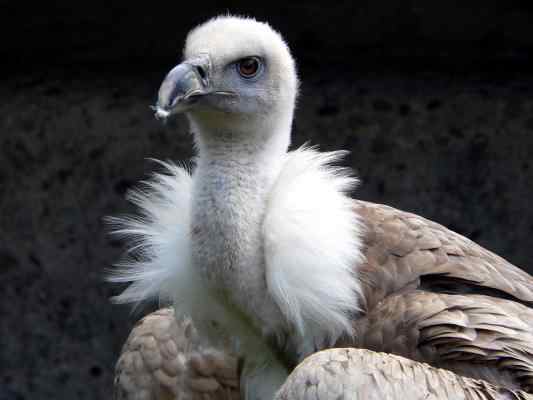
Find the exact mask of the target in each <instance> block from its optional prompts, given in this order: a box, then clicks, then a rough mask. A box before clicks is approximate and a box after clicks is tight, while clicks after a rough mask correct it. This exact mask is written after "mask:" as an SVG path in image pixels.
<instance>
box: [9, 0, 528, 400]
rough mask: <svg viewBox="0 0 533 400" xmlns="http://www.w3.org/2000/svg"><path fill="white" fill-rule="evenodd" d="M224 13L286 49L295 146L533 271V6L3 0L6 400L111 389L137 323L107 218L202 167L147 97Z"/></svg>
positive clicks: (92, 395)
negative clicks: (290, 56) (188, 168)
mask: <svg viewBox="0 0 533 400" xmlns="http://www.w3.org/2000/svg"><path fill="white" fill-rule="evenodd" d="M4 3H6V4H4ZM286 3H287V2H286ZM228 11H230V12H233V13H242V14H248V15H252V16H256V17H257V18H258V19H262V20H268V21H270V22H271V24H272V25H273V26H274V27H275V28H276V29H278V30H280V31H281V32H282V33H283V35H284V36H285V37H286V39H287V40H288V41H289V43H290V45H291V47H292V49H293V52H294V55H295V57H296V58H297V61H298V64H299V70H300V74H301V79H302V81H303V87H302V96H301V100H300V103H299V107H298V112H297V121H296V123H295V126H294V131H295V134H294V144H295V145H298V144H301V143H303V142H304V141H305V140H310V141H311V142H312V143H314V144H320V146H321V147H322V148H323V149H339V148H344V149H348V150H350V151H351V155H350V156H349V158H348V160H347V164H348V165H351V166H353V167H354V168H355V169H356V171H357V173H358V175H359V176H360V177H361V179H362V182H363V184H362V186H361V187H360V189H359V191H358V192H357V196H358V197H360V198H362V199H367V200H372V201H375V202H382V203H387V204H391V205H393V206H396V207H400V208H403V209H406V210H409V211H413V212H416V213H420V214H422V215H423V216H426V217H428V218H431V219H434V220H436V221H438V222H440V223H443V224H445V225H447V226H449V227H450V228H452V229H454V230H456V231H458V232H460V233H462V234H464V235H466V236H468V237H470V238H471V239H473V240H475V241H477V242H479V243H480V244H482V245H483V246H486V247H488V248H490V249H492V250H494V251H495V252H497V253H498V254H500V255H502V256H504V257H505V258H507V259H509V260H510V261H511V262H513V263H516V264H518V265H520V266H523V267H524V268H526V269H528V268H529V270H530V271H532V270H533V266H532V265H531V263H530V261H529V260H530V258H531V257H532V256H533V249H532V247H531V244H532V243H531V240H532V239H531V237H532V236H533V211H532V207H530V199H531V198H532V196H533V163H532V161H531V155H532V154H533V69H532V67H533V7H532V5H531V1H511V0H506V1H498V2H487V1H486V0H485V1H481V0H479V1H478V0H475V1H474V0H472V1H459V0H453V1H452V0H442V1H431V0H402V1H400V0H397V1H393V0H360V1H355V2H352V1H350V2H348V1H338V2H327V3H323V4H320V3H319V2H311V1H308V2H293V3H291V4H290V5H289V4H285V5H284V6H283V7H280V6H279V5H274V4H269V3H267V2H256V4H252V2H250V1H248V2H232V3H229V2H228V3H227V4H225V5H224V6H223V7H222V6H219V5H217V3H216V2H213V1H206V0H204V1H201V2H179V1H174V2H172V3H158V2H139V3H135V2H133V1H128V2H125V1H114V2H112V1H109V0H108V1H92V2H85V3H81V2H80V3H77V2H74V1H70V2H66V1H64V2H40V4H39V5H30V4H28V3H26V2H21V1H18V2H0V60H1V66H0V70H1V78H0V82H1V85H0V110H1V112H0V283H1V294H2V300H1V301H0V341H1V342H2V345H1V346H0V399H1V400H4V399H71V398H76V399H97V398H98V399H100V398H101V399H104V398H109V396H110V393H111V388H112V375H113V365H114V362H115V360H116V357H117V355H118V353H119V351H120V346H121V344H122V343H123V341H124V340H125V338H126V335H127V333H128V331H129V329H130V328H131V324H132V322H133V321H134V320H135V319H136V318H137V317H138V315H131V314H130V312H129V309H128V308H127V307H124V306H122V307H119V306H114V305H111V304H110V303H109V301H108V298H109V296H110V295H112V294H113V293H117V291H118V288H117V287H112V286H111V285H109V284H107V283H104V282H103V275H104V269H105V268H107V267H109V266H110V265H111V264H112V263H113V262H115V261H117V259H118V258H119V256H120V254H121V251H122V245H121V243H118V242H115V241H113V240H111V238H109V237H108V236H106V234H105V232H106V228H105V226H104V224H103V222H102V217H103V216H105V215H110V214H113V215H116V214H118V213H123V212H127V211H130V207H129V206H128V204H127V203H126V202H125V200H124V193H125V191H126V190H127V189H128V188H129V187H131V185H132V184H134V183H135V182H137V181H138V180H140V179H142V178H143V177H146V174H147V173H149V171H151V170H153V169H154V168H156V166H155V165H154V164H153V163H150V162H149V161H147V160H146V158H148V157H154V158H159V159H174V160H182V159H186V158H188V157H190V156H191V144H190V137H189V135H187V127H186V125H185V124H184V122H183V121H182V120H178V121H175V122H174V123H171V124H169V125H168V126H162V125H161V124H159V123H158V122H156V121H155V120H154V118H153V117H152V114H151V111H150V110H149V108H148V106H149V105H150V104H152V103H153V102H154V99H155V94H156V91H157V89H158V86H159V83H160V81H161V79H162V77H163V76H164V74H165V72H166V71H167V70H169V69H170V68H171V67H172V66H173V65H174V64H175V63H176V62H177V61H178V60H179V58H180V50H181V48H182V45H183V40H184V36H185V34H186V32H187V31H188V30H189V29H190V28H191V27H193V26H194V25H196V24H197V23H199V22H202V21H204V20H205V19H207V18H209V17H211V16H214V15H216V14H219V13H226V12H228Z"/></svg>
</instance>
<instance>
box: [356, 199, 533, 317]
mask: <svg viewBox="0 0 533 400" xmlns="http://www.w3.org/2000/svg"><path fill="white" fill-rule="evenodd" d="M355 204H356V206H355V209H356V212H357V213H358V214H359V215H360V216H361V219H362V222H363V224H364V225H365V227H366V234H365V238H364V249H363V251H364V253H365V256H366V259H367V262H366V263H365V264H364V265H363V266H362V267H361V268H360V275H361V281H362V284H363V290H364V292H365V298H366V301H367V303H368V304H367V306H368V307H369V308H372V307H373V305H375V304H376V303H377V302H379V301H380V300H381V299H383V298H384V297H385V296H387V295H389V294H392V293H396V292H398V291H402V290H406V288H409V287H419V286H420V285H421V284H425V285H430V286H432V285H433V286H435V288H438V289H439V290H449V291H456V292H459V291H461V290H467V288H468V289H469V290H471V291H475V290H479V291H485V294H487V293H488V292H489V291H492V294H493V295H494V296H498V297H507V298H509V299H513V300H516V301H520V302H523V303H524V304H526V305H528V306H531V305H533V278H532V277H531V276H530V275H528V274H527V273H526V272H524V271H522V270H521V269H519V268H518V267H516V266H514V265H512V264H510V263H509V262H507V261H506V260H504V259H503V258H501V257H499V256H497V255H496V254H494V253H492V252H490V251H488V250H486V249H484V248H482V247H481V246H479V245H477V244H476V243H474V242H472V241H471V240H469V239H467V238H465V237H463V236H461V235H459V234H457V233H455V232H452V231H450V230H449V229H447V228H445V227H444V226H442V225H439V224H437V223H435V222H432V221H429V220H427V219H425V218H422V217H420V216H418V215H415V214H410V213H407V212H403V211H400V210H397V209H394V208H392V207H388V206H384V205H381V204H374V203H368V202H363V201H356V202H355ZM421 280H422V282H421Z"/></svg>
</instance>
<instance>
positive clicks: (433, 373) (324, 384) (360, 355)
mask: <svg viewBox="0 0 533 400" xmlns="http://www.w3.org/2000/svg"><path fill="white" fill-rule="evenodd" d="M341 398H342V399H345V398H350V399H352V398H353V399H365V400H400V399H409V400H449V399H455V400H474V399H475V400H504V399H505V400H511V399H514V400H526V399H533V395H529V394H527V393H524V392H521V391H518V390H516V391H515V390H511V389H508V388H501V387H497V386H493V385H491V384H488V383H486V382H483V381H480V380H474V379H469V378H464V377H461V376H458V375H456V374H453V373H451V372H450V371H446V370H443V369H437V368H432V367H431V366H429V365H427V364H423V363H419V362H415V361H413V360H408V359H405V358H403V357H398V356H394V355H391V354H384V353H376V352H373V351H369V350H362V349H331V350H326V351H321V352H318V353H315V354H313V355H312V356H310V357H308V358H307V359H305V360H304V361H303V362H302V363H301V364H300V365H299V366H298V367H297V368H296V369H295V370H294V371H293V373H292V374H291V375H290V376H289V378H288V379H287V381H286V382H285V384H284V385H283V386H282V388H281V390H280V391H279V392H278V395H277V396H276V399H277V400H289V399H290V400H298V399H302V400H303V399H316V400H328V399H341Z"/></svg>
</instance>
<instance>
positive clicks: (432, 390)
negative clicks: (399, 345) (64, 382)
mask: <svg viewBox="0 0 533 400" xmlns="http://www.w3.org/2000/svg"><path fill="white" fill-rule="evenodd" d="M337 398H344V399H354V400H355V399H361V400H363V399H364V400H373V399H376V400H378V399H379V400H405V399H410V400H474V399H475V400H511V399H515V400H529V399H533V395H532V394H528V393H526V392H523V391H520V390H516V389H510V388H507V387H501V386H497V385H492V384H490V383H488V382H485V381H483V380H476V379H471V378H465V377H463V376H460V375H458V374H454V373H453V372H450V371H448V370H445V369H438V368H434V367H431V366H430V365H428V364H425V363H420V362H417V361H413V360H409V359H406V358H404V357H399V356H395V355H392V354H385V353H378V352H373V351H371V350H367V349H355V348H336V349H329V350H323V351H320V352H318V353H315V354H313V355H311V356H309V357H308V358H306V359H305V360H304V361H303V362H302V363H300V364H299V365H298V366H297V367H296V368H295V370H294V371H293V372H292V373H291V374H290V376H289V377H288V378H287V380H286V381H285V383H284V384H283V386H282V387H281V389H280V390H279V392H278V393H277V394H276V397H275V399H277V400H299V399H302V400H308V399H314V400H330V399H337ZM114 399H115V400H195V399H198V400H240V399H241V395H240V393H239V373H238V361H237V357H236V356H235V355H234V354H231V353H228V352H223V351H220V350H217V349H214V348H212V347H209V346H206V345H205V344H202V340H201V338H200V337H199V336H198V334H197V332H196V330H195V328H194V326H193V324H192V322H191V321H190V320H180V321H177V320H176V319H175V317H174V311H173V309H172V308H165V309H161V310H158V311H157V312H155V313H152V314H150V315H148V316H147V317H145V318H143V319H142V320H141V321H139V323H138V324H137V325H136V326H135V328H134V329H133V330H132V332H131V334H130V337H129V338H128V340H127V341H126V343H125V345H124V349H123V352H122V354H121V356H120V358H119V361H118V363H117V367H116V379H115V394H114Z"/></svg>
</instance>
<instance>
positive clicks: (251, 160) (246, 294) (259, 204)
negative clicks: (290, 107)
mask: <svg viewBox="0 0 533 400" xmlns="http://www.w3.org/2000/svg"><path fill="white" fill-rule="evenodd" d="M291 117H292V114H289V115H285V116H284V117H283V118H279V119H277V120H276V123H272V122H271V120H270V119H264V118H256V119H254V120H246V121H242V123H241V121H231V123H230V124H229V125H228V124H227V123H220V121H212V120H210V119H207V120H206V119H198V120H195V119H194V118H191V128H192V129H193V132H194V135H195V142H196V145H197V149H198V160H197V168H196V170H195V172H194V186H193V191H192V202H191V221H192V232H193V233H192V237H191V240H192V246H193V249H194V250H193V263H194V265H195V267H196V268H199V269H200V270H201V273H202V275H203V276H204V277H207V280H208V281H209V282H210V283H211V285H212V286H214V287H215V288H217V289H220V290H221V291H223V292H224V293H225V295H227V296H228V297H229V298H230V301H232V302H233V303H235V304H236V305H237V306H238V307H239V308H241V309H242V310H243V311H245V312H246V313H247V314H248V315H251V316H253V318H254V322H255V323H256V326H257V327H259V328H261V329H263V330H264V331H266V332H269V331H273V330H275V329H276V328H274V327H273V326H274V325H275V326H276V327H278V326H279V325H280V324H282V323H283V321H282V318H281V316H280V312H279V308H278V307H277V305H276V304H275V302H274V301H273V299H272V298H271V296H270V295H269V294H268V290H267V287H266V278H265V254H264V248H263V244H264V240H263V237H262V231H261V229H262V223H263V220H264V216H265V212H266V209H267V206H268V196H269V193H270V191H271V189H272V187H273V185H274V183H275V181H276V179H277V177H278V175H279V173H280V170H281V168H282V166H283V162H284V159H285V156H286V154H287V149H288V146H289V140H290V122H291V120H290V118H291ZM213 122H216V123H215V124H213ZM226 122H227V120H226ZM244 122H247V124H246V123H244ZM230 126H231V129H229V127H230Z"/></svg>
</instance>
